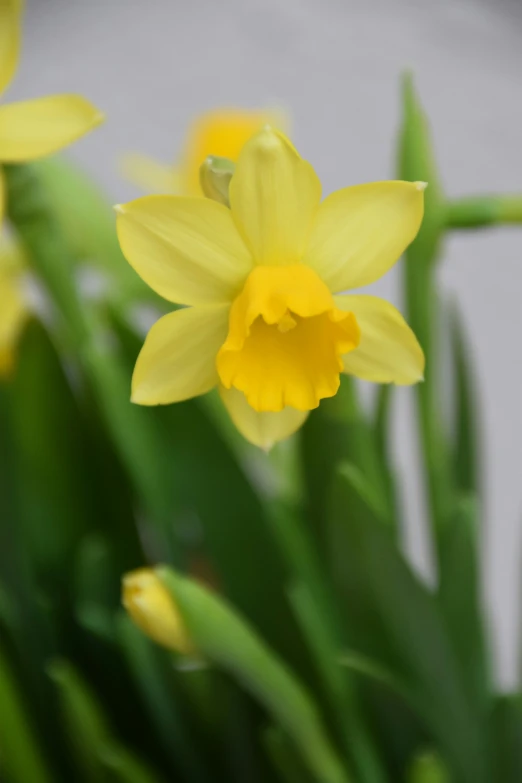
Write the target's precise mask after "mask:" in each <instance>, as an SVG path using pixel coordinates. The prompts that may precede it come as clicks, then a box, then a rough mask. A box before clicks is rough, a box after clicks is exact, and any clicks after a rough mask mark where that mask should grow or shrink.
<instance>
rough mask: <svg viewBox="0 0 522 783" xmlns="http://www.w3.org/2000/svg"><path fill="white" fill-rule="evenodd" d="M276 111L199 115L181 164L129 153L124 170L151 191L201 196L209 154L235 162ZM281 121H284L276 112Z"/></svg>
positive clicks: (207, 113) (211, 112) (236, 111)
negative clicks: (201, 171) (203, 169)
mask: <svg viewBox="0 0 522 783" xmlns="http://www.w3.org/2000/svg"><path fill="white" fill-rule="evenodd" d="M275 119H276V112H274V111H272V112H269V111H265V112H262V111H249V110H245V109H243V110H242V109H216V110H214V111H210V112H206V113H205V114H202V115H200V116H199V117H198V118H197V119H196V120H195V121H194V122H193V123H192V124H191V126H190V127H189V129H188V133H187V141H186V143H185V148H184V150H183V152H182V155H181V159H180V161H179V163H178V165H175V166H168V165H165V164H163V163H159V162H158V161H157V160H154V158H150V157H148V156H147V155H139V154H136V153H134V154H129V155H126V156H125V158H124V159H123V173H124V174H125V176H126V177H127V179H129V180H131V181H132V182H134V183H135V184H136V185H138V186H139V187H140V188H142V190H144V191H146V192H148V193H165V194H166V193H177V194H180V195H184V196H201V195H202V193H201V188H200V185H199V168H200V166H201V164H202V163H203V161H204V160H205V158H206V157H207V156H208V155H216V156H218V157H221V158H229V160H232V161H234V162H235V161H236V160H237V158H238V156H239V153H240V152H241V149H242V147H243V146H244V145H245V143H246V142H247V141H248V139H250V138H251V137H252V136H253V135H254V134H255V133H256V132H257V131H258V130H259V129H260V128H261V127H262V126H263V125H265V124H266V123H267V122H273V121H274V120H275ZM277 120H278V123H279V122H280V120H281V117H280V116H279V114H277Z"/></svg>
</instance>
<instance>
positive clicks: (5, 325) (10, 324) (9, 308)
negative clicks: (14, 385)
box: [0, 235, 27, 380]
mask: <svg viewBox="0 0 522 783" xmlns="http://www.w3.org/2000/svg"><path fill="white" fill-rule="evenodd" d="M22 272H23V258H22V253H21V250H20V249H19V248H18V247H17V246H16V245H15V244H14V243H12V242H8V241H7V239H6V238H5V235H4V236H2V239H1V241H0V380H1V379H2V378H6V377H8V376H9V375H10V374H11V371H12V369H13V366H14V361H15V347H16V343H17V342H18V337H19V335H20V333H21V331H22V327H23V325H24V323H25V320H26V318H27V308H26V306H25V302H24V298H23V296H22V289H21V285H20V279H21V274H22Z"/></svg>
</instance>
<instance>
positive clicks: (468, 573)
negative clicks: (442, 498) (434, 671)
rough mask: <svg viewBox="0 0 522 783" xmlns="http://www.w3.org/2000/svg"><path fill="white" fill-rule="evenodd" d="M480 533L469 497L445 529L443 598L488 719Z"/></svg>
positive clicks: (471, 688)
mask: <svg viewBox="0 0 522 783" xmlns="http://www.w3.org/2000/svg"><path fill="white" fill-rule="evenodd" d="M479 532H480V531H479V526H478V524H477V503H476V501H475V499H474V498H472V497H463V498H461V500H460V503H459V504H458V506H457V508H456V509H455V514H454V515H453V517H452V519H450V521H449V523H448V525H447V526H446V528H445V529H444V530H443V531H442V532H441V537H440V547H439V552H440V556H439V590H438V599H439V602H440V605H441V608H442V611H443V612H444V617H445V621H446V624H447V627H448V631H449V633H450V634H451V637H452V641H453V645H454V649H455V654H456V656H457V657H458V660H459V665H460V676H461V679H462V683H463V685H465V687H466V688H467V691H468V696H469V699H470V701H471V703H472V704H473V705H474V710H475V714H476V717H477V719H478V718H479V716H482V717H483V719H484V720H485V719H486V715H487V714H488V713H489V709H490V686H491V674H490V672H489V668H488V651H487V642H486V631H485V620H484V616H483V609H482V587H481V579H480V563H479V557H480V541H479Z"/></svg>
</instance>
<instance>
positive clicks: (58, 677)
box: [49, 661, 111, 783]
mask: <svg viewBox="0 0 522 783" xmlns="http://www.w3.org/2000/svg"><path fill="white" fill-rule="evenodd" d="M49 675H50V677H51V678H52V680H53V681H54V683H55V684H56V686H57V688H58V690H59V695H60V700H61V709H62V719H63V727H64V730H65V731H66V732H67V733H68V735H69V738H70V741H71V746H72V748H73V750H74V758H75V762H76V764H75V768H76V770H77V771H78V773H79V774H81V775H82V777H84V778H85V780H86V781H92V782H93V783H98V782H99V781H102V780H107V776H106V775H104V773H103V766H102V764H101V763H100V758H99V754H100V751H102V750H103V749H105V748H107V747H108V746H109V745H110V743H111V735H110V729H109V726H108V723H107V721H106V718H105V715H104V714H103V713H102V711H101V708H100V707H99V705H98V704H97V702H96V701H95V699H94V696H93V695H92V694H91V693H90V691H89V689H88V688H87V687H86V685H85V684H84V683H83V681H82V679H81V678H80V677H79V675H78V674H77V672H76V671H75V670H74V668H73V667H72V666H71V665H70V664H69V663H67V662H66V661H55V662H54V663H52V664H51V665H50V667H49Z"/></svg>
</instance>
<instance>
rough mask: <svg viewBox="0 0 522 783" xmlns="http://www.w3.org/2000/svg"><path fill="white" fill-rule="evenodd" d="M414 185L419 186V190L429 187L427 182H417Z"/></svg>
mask: <svg viewBox="0 0 522 783" xmlns="http://www.w3.org/2000/svg"><path fill="white" fill-rule="evenodd" d="M414 185H415V187H416V188H417V190H420V191H423V190H426V188H427V187H428V183H427V182H415V183H414Z"/></svg>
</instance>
